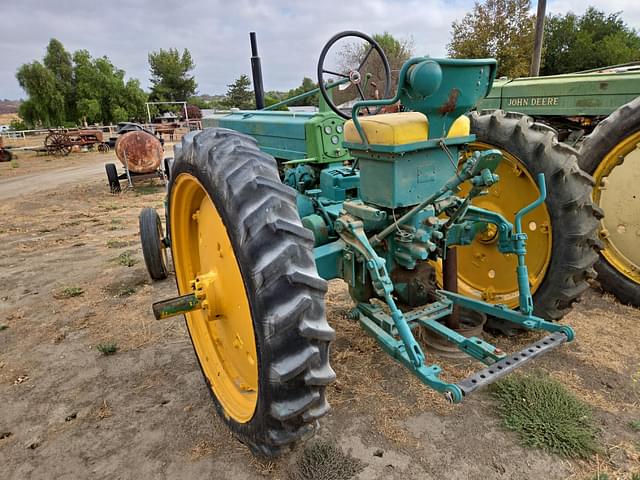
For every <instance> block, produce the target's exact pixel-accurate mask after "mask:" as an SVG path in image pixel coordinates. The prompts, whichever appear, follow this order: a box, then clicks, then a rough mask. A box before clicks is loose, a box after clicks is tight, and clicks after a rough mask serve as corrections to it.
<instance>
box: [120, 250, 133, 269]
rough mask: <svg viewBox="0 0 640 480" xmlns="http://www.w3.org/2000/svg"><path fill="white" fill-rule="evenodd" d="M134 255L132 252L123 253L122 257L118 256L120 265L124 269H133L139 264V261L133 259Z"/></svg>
mask: <svg viewBox="0 0 640 480" xmlns="http://www.w3.org/2000/svg"><path fill="white" fill-rule="evenodd" d="M132 254H133V252H131V251H127V252H122V253H121V254H120V255H118V259H117V260H118V263H119V264H120V265H122V266H123V267H133V266H134V265H135V264H136V263H138V260H136V259H135V258H133V256H132Z"/></svg>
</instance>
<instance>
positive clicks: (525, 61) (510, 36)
mask: <svg viewBox="0 0 640 480" xmlns="http://www.w3.org/2000/svg"><path fill="white" fill-rule="evenodd" d="M451 28H452V34H451V41H450V42H449V44H448V45H447V50H448V52H449V55H450V56H451V57H453V58H495V59H496V60H497V61H498V76H507V77H511V78H515V77H521V76H526V75H527V74H528V73H529V64H530V62H531V56H532V53H533V35H534V29H535V16H534V15H532V14H531V2H530V0H485V2H484V3H482V4H481V3H479V2H476V3H475V6H474V7H473V10H472V11H471V12H469V13H467V14H466V15H465V16H464V18H463V19H462V20H461V21H459V22H458V21H454V22H453V24H452V25H451Z"/></svg>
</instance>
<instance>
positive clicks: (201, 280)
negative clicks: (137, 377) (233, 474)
mask: <svg viewBox="0 0 640 480" xmlns="http://www.w3.org/2000/svg"><path fill="white" fill-rule="evenodd" d="M170 205H171V210H170V219H171V243H172V253H173V259H174V264H175V270H176V277H177V280H178V290H179V291H180V294H181V295H185V294H189V293H195V294H196V296H197V297H198V299H199V300H200V301H201V302H202V305H203V309H201V310H195V311H192V312H189V313H187V314H186V318H187V327H188V328H189V333H190V334H191V339H192V340H193V345H194V347H195V350H196V354H197V356H198V359H199V361H200V365H201V366H202V369H203V371H204V374H205V376H206V378H207V379H208V381H209V383H210V384H211V388H212V389H213V392H214V394H215V396H216V398H217V399H218V401H219V402H220V404H221V405H222V407H223V408H224V411H225V413H226V415H228V416H229V417H231V418H233V419H234V420H235V421H237V422H239V423H245V422H248V421H249V420H251V418H252V417H253V414H254V412H255V409H256V404H257V401H258V361H257V358H258V356H257V352H256V342H255V335H254V329H253V320H252V316H251V310H250V306H249V301H248V299H247V292H246V289H245V285H244V282H243V279H242V274H241V272H240V267H239V265H238V260H237V258H236V256H235V254H234V250H233V246H232V244H231V240H230V239H229V235H228V233H227V229H226V227H225V225H224V222H223V221H222V218H221V216H220V213H219V212H218V210H217V209H216V207H215V205H214V204H213V202H212V200H211V198H210V197H209V195H207V192H206V191H205V189H204V187H203V186H202V185H201V183H200V182H199V181H198V180H197V179H196V178H195V177H193V176H191V175H188V174H185V173H183V174H181V175H180V176H178V178H177V179H176V181H175V183H174V185H173V188H172V189H171V201H170Z"/></svg>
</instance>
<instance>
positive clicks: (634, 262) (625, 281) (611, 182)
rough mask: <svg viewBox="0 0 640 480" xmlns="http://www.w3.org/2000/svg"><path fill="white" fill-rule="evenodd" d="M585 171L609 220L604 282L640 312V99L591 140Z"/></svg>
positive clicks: (601, 267)
mask: <svg viewBox="0 0 640 480" xmlns="http://www.w3.org/2000/svg"><path fill="white" fill-rule="evenodd" d="M580 166H581V167H582V168H583V169H584V170H585V171H586V172H588V173H590V174H592V175H593V177H594V180H595V187H594V188H593V201H594V202H595V203H596V204H597V205H598V206H599V207H600V208H602V209H603V210H604V214H605V216H604V218H603V219H602V221H601V224H600V229H599V232H598V233H599V235H600V239H601V240H602V243H603V249H602V251H601V252H600V260H599V261H598V263H597V264H596V270H597V271H598V281H599V282H600V285H601V286H602V288H603V289H604V290H606V291H608V292H610V293H613V294H614V295H615V296H616V297H617V298H618V299H619V300H620V301H621V302H622V303H626V304H629V305H634V306H636V307H640V248H638V244H639V241H640V97H638V98H636V99H635V100H633V101H631V102H629V103H627V104H626V105H623V106H622V107H620V108H619V109H618V110H616V111H615V112H613V113H612V114H611V115H609V116H608V117H607V118H606V119H605V120H604V121H602V122H601V123H600V124H599V125H598V126H597V127H596V128H595V130H594V131H593V132H592V133H591V135H589V136H588V137H587V138H586V140H585V141H584V143H583V144H582V146H581V148H580Z"/></svg>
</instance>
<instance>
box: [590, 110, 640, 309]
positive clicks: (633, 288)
mask: <svg viewBox="0 0 640 480" xmlns="http://www.w3.org/2000/svg"><path fill="white" fill-rule="evenodd" d="M638 131H640V97H638V98H636V99H635V100H632V101H631V102H629V103H627V104H625V105H623V106H621V107H620V108H618V109H617V110H616V111H615V112H613V113H612V114H611V115H609V116H608V117H607V118H606V119H604V120H603V121H602V122H600V124H598V126H597V127H596V128H595V130H594V131H593V132H592V133H591V135H589V136H588V137H587V138H586V139H585V140H584V142H583V143H582V146H581V147H580V156H579V160H578V161H579V163H580V167H581V168H582V169H583V170H584V171H585V172H587V173H589V174H593V173H594V172H595V171H596V169H597V168H598V165H599V164H600V162H601V161H602V159H603V158H604V157H605V156H606V155H607V154H608V153H609V152H610V151H611V150H612V149H613V148H614V147H615V146H616V145H618V144H619V143H620V142H622V141H623V140H624V139H625V138H626V137H628V136H630V135H633V134H634V133H636V132H638ZM638 168H640V165H638ZM637 188H638V192H640V185H638V186H637ZM604 214H605V215H606V214H607V212H604ZM595 268H596V271H597V272H598V282H600V286H601V287H602V289H603V290H605V291H607V292H609V293H612V294H613V295H615V296H616V298H618V300H620V301H621V302H622V303H626V304H628V305H633V306H636V307H640V285H639V284H637V283H635V282H633V281H632V280H630V279H628V278H627V277H626V276H624V275H623V274H621V273H620V272H619V271H618V270H616V269H615V268H614V267H613V266H611V264H609V262H607V261H606V260H605V259H604V258H602V256H601V257H600V259H599V261H598V262H597V263H596V266H595Z"/></svg>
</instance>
